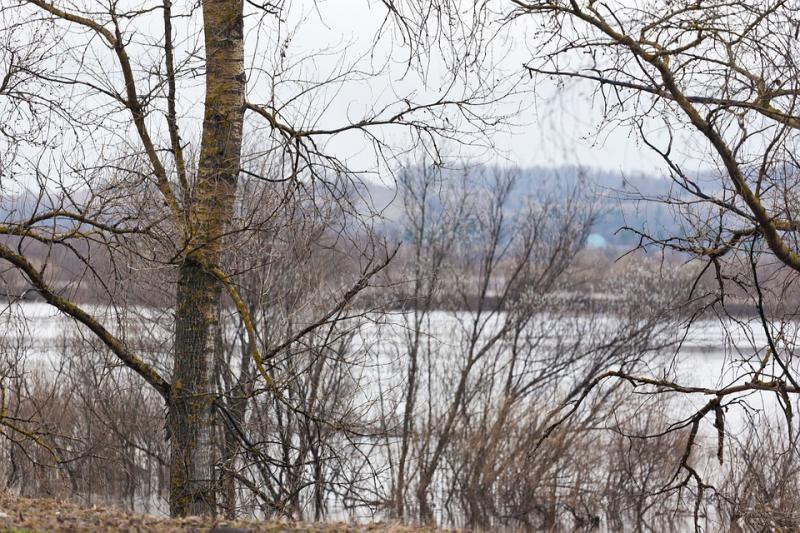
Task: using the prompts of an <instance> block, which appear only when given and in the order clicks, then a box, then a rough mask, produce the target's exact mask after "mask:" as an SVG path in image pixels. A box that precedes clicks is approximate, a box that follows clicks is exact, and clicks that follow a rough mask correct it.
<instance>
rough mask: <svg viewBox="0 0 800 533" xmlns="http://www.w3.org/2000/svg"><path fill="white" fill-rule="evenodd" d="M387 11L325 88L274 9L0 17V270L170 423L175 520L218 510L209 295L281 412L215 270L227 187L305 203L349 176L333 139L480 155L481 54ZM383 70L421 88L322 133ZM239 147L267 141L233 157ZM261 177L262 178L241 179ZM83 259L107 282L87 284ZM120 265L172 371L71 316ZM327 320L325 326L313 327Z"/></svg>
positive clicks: (226, 228) (214, 312)
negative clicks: (262, 184)
mask: <svg viewBox="0 0 800 533" xmlns="http://www.w3.org/2000/svg"><path fill="white" fill-rule="evenodd" d="M384 7H385V8H387V11H386V18H385V20H384V22H383V23H382V24H379V25H378V33H377V35H376V36H375V40H374V41H370V42H369V43H367V45H366V46H364V47H363V48H364V50H365V52H364V54H363V56H360V57H358V58H357V60H355V61H350V60H349V59H348V58H347V56H346V55H345V54H344V53H342V55H341V60H340V61H333V64H334V66H333V67H332V68H331V69H330V72H326V73H324V74H323V77H321V78H315V77H314V76H313V75H312V76H310V77H308V76H306V75H305V74H303V70H304V69H305V68H306V67H305V65H306V64H309V63H310V62H312V61H315V60H317V59H319V58H320V57H321V56H319V55H318V54H316V55H315V54H313V53H312V54H311V55H308V56H299V57H294V58H293V56H292V55H291V53H292V51H293V46H292V35H293V33H292V31H291V30H288V31H287V24H291V23H292V22H288V23H287V21H293V20H297V19H298V18H302V14H300V15H298V13H297V12H296V11H293V10H292V9H291V6H289V5H288V4H285V3H283V2H279V3H275V4H273V3H266V4H263V5H261V4H256V3H246V2H242V1H241V0H207V1H203V2H201V3H200V4H197V3H194V2H172V1H170V0H163V1H162V0H155V1H149V0H148V1H144V2H112V3H110V4H109V3H104V2H95V1H57V2H53V3H51V2H48V1H46V0H20V1H16V0H15V1H13V2H10V3H4V4H3V6H2V7H0V17H1V18H0V20H1V21H2V22H0V65H2V67H0V68H2V71H1V73H0V110H1V112H2V113H3V115H2V117H1V118H0V121H2V123H3V126H2V127H0V142H2V147H1V148H0V151H2V153H3V158H2V163H0V169H2V180H3V193H4V198H3V202H4V203H5V204H6V206H7V209H6V213H7V214H6V217H5V219H6V220H5V222H4V224H3V225H2V233H3V235H4V236H5V237H7V239H6V240H4V241H3V243H2V244H0V257H1V258H2V259H3V260H4V261H5V262H6V263H7V264H8V265H10V266H11V267H12V268H13V269H15V270H16V271H17V272H18V275H19V278H21V279H23V280H24V282H25V284H26V285H27V287H28V288H30V289H32V290H34V291H36V292H37V293H38V294H39V295H40V296H41V297H42V298H44V299H45V300H46V301H47V302H48V303H49V304H51V305H52V306H54V307H55V308H57V309H59V310H60V311H61V312H63V313H65V314H66V315H68V316H70V317H72V318H73V319H75V321H76V322H77V323H79V324H80V325H81V326H82V327H84V328H87V329H88V330H90V331H91V332H92V333H93V334H94V335H96V336H97V337H98V338H99V339H101V340H102V342H103V343H104V344H105V345H106V347H107V348H108V349H109V350H111V351H112V352H113V353H114V354H115V355H116V357H118V358H119V360H120V361H121V362H122V363H123V364H124V365H125V366H127V367H128V368H129V369H131V370H132V371H133V372H135V373H136V374H138V375H139V376H140V377H141V379H143V380H144V381H145V382H146V383H148V384H149V385H150V386H151V387H152V388H153V389H154V390H155V391H157V393H158V394H159V395H160V396H161V397H162V399H163V401H164V402H165V403H166V404H167V405H168V407H169V417H168V430H169V438H170V442H171V449H172V459H171V467H170V476H171V478H170V479H171V490H170V507H171V512H172V513H173V514H174V515H184V514H211V513H214V512H215V509H216V493H217V481H216V479H217V475H216V473H215V467H214V465H215V463H216V457H215V452H214V446H213V441H214V438H213V433H214V430H213V428H214V416H215V415H214V401H215V383H216V381H217V376H215V373H214V369H215V363H214V347H215V342H216V341H215V336H216V333H215V332H216V331H218V330H219V328H220V327H221V324H220V318H219V317H220V306H221V305H222V303H223V294H225V295H227V296H226V297H228V298H229V299H230V300H229V303H230V305H233V306H234V307H235V309H236V310H237V312H238V313H239V314H240V315H241V317H242V321H243V324H244V325H245V328H246V330H247V337H248V340H247V343H248V346H249V348H248V354H249V356H250V357H251V358H252V359H253V362H254V364H255V369H256V370H257V372H258V375H259V379H260V380H262V381H263V383H265V384H266V386H267V387H268V388H270V389H272V393H273V394H274V395H275V397H276V398H282V400H281V401H282V402H283V401H286V402H288V401H289V400H287V399H286V398H284V395H285V394H286V391H285V390H283V389H281V386H282V385H279V384H277V383H276V382H275V380H274V379H273V377H272V376H271V375H270V374H269V373H268V371H267V368H268V364H267V361H266V359H267V358H268V355H267V354H262V353H261V352H260V350H259V343H258V341H257V338H256V337H257V332H256V331H255V326H254V321H253V317H250V316H249V309H250V308H249V307H248V305H247V302H245V301H244V299H243V297H242V295H241V294H240V289H239V286H238V281H237V279H236V277H235V276H234V275H233V273H232V272H230V271H227V270H226V268H227V267H226V262H225V258H226V257H227V256H228V255H229V254H230V247H231V246H233V245H234V244H233V243H234V241H233V240H230V239H228V236H229V234H230V233H231V231H232V230H233V226H232V224H231V223H232V221H233V220H234V219H236V217H237V211H236V202H237V195H238V194H240V191H238V187H239V182H240V179H241V178H240V177H241V176H242V175H248V174H249V175H252V176H253V177H256V178H259V179H263V180H266V181H284V182H289V183H293V184H295V186H297V187H317V186H318V184H326V183H327V184H331V183H335V182H336V181H337V180H342V179H348V178H353V177H355V176H356V174H355V173H354V172H353V171H352V169H351V168H350V167H349V166H348V162H347V161H346V160H345V159H340V158H339V157H337V153H336V152H335V151H333V150H330V151H329V150H327V149H326V148H325V147H326V145H327V144H328V143H329V142H330V140H331V139H333V138H336V137H339V136H349V137H350V138H351V139H353V138H356V139H359V141H358V142H361V143H364V144H365V145H367V146H371V147H373V148H374V151H375V155H376V158H377V160H378V161H379V162H385V161H387V160H391V157H392V156H391V154H392V152H391V148H392V147H391V146H390V144H389V143H388V141H386V137H385V129H386V128H387V127H392V126H396V127H398V128H400V129H401V130H402V131H405V132H410V136H409V137H410V141H411V142H419V141H420V140H421V139H425V140H426V141H428V146H431V147H434V148H433V150H434V151H435V142H436V139H437V138H440V137H442V136H443V137H447V138H455V137H459V138H461V133H464V134H467V135H469V134H473V137H472V138H477V137H475V136H476V135H477V136H479V135H483V130H485V129H487V128H489V129H490V128H491V127H492V124H495V123H493V122H491V120H486V117H487V113H486V109H487V108H486V107H485V106H487V105H488V104H490V103H491V102H492V101H493V99H495V98H497V97H498V95H497V94H496V93H494V92H493V89H494V87H495V85H494V84H491V85H489V84H485V83H480V84H476V85H474V86H471V84H470V83H469V82H468V80H467V78H470V79H471V78H472V76H473V74H474V73H476V72H477V71H479V70H480V60H479V59H478V58H480V57H481V54H480V50H479V48H480V46H481V42H480V40H479V39H475V38H473V37H472V36H470V35H465V34H463V33H460V32H459V31H456V30H454V26H453V24H451V23H455V22H457V21H458V20H459V17H461V16H462V13H460V12H458V11H457V10H452V11H449V12H441V11H440V12H433V11H429V10H426V9H418V8H419V7H420V6H418V5H416V4H415V3H410V5H408V6H403V5H399V4H397V5H396V4H393V3H386V4H385V6H384ZM482 11H483V8H481V7H478V6H476V8H475V9H473V10H471V15H472V16H474V17H477V18H478V19H480V17H481V13H482ZM318 14H319V15H320V16H324V15H323V14H322V12H318ZM468 18H469V19H470V20H472V18H471V17H469V16H468ZM390 31H397V32H399V33H398V35H400V36H401V41H402V42H403V44H402V45H393V46H385V45H384V43H385V41H383V40H382V39H381V35H382V34H385V33H386V32H390ZM201 34H202V39H201V38H200V36H201ZM247 35H251V36H252V39H250V38H248V37H246V36H247ZM440 37H441V40H440V39H439V38H440ZM435 42H440V43H447V45H446V46H438V47H433V46H432V44H433V43H435ZM434 50H435V51H436V52H437V53H438V52H445V55H446V57H445V58H444V60H443V61H442V64H443V65H444V67H443V68H442V69H441V72H440V76H437V79H436V83H435V84H430V85H428V84H426V83H425V82H426V80H425V72H428V70H427V68H428V66H429V65H428V64H427V61H426V59H425V58H426V57H430V55H429V52H433V51H434ZM370 52H374V53H370ZM326 53H331V54H336V52H335V51H331V50H327V51H326ZM398 54H401V57H402V58H403V60H404V61H405V62H406V65H405V67H404V69H403V73H401V77H402V78H404V79H406V80H415V81H417V83H419V84H420V85H421V86H425V87H430V90H426V91H419V90H417V89H416V88H415V89H412V90H406V91H403V90H401V89H398V91H397V97H396V98H392V99H389V100H381V101H375V102H374V103H373V105H367V106H365V107H363V108H362V114H361V115H360V116H357V117H348V118H347V119H345V120H343V121H339V122H337V119H336V118H335V117H334V116H331V117H329V116H328V111H329V110H330V109H331V108H332V107H333V108H335V107H336V106H337V105H343V104H342V103H341V102H340V101H335V100H332V99H331V98H330V97H329V94H330V93H329V92H328V91H329V89H330V90H334V92H335V89H336V88H337V87H339V88H341V87H342V86H344V85H346V84H347V83H348V82H354V81H355V82H358V81H361V80H364V79H369V78H371V77H377V76H379V75H381V74H382V72H384V71H385V68H384V65H378V66H376V65H374V64H372V63H371V61H373V60H375V59H376V58H383V59H382V61H384V62H385V64H392V62H393V61H394V59H395V58H396V57H397V56H398ZM325 76H327V77H325ZM201 99H203V106H202V110H200V109H198V106H197V105H196V102H197V101H199V100H201ZM315 99H317V101H316V102H315ZM309 102H312V104H313V105H311V106H309V105H308V103H309ZM198 114H199V115H201V116H202V118H201V119H200V118H198V119H193V118H192V117H193V116H197V115H198ZM247 131H251V132H253V135H260V136H261V137H262V139H263V142H262V143H261V144H260V145H258V146H257V147H256V148H254V150H253V151H252V152H248V153H244V152H243V138H244V136H245V135H246V132H247ZM459 132H461V133H459ZM253 146H256V144H253ZM259 161H260V162H262V163H263V162H268V168H266V170H265V171H263V172H254V171H253V169H254V168H256V167H258V166H259V165H258V162H259ZM377 164H378V163H376V165H377ZM261 168H264V167H263V165H262V166H261ZM34 243H35V246H34ZM34 250H39V252H38V253H37V254H36V255H34ZM59 250H63V253H65V254H67V255H71V256H74V261H76V262H77V264H79V265H82V268H83V272H81V273H80V274H79V278H78V281H74V279H71V276H70V275H62V276H61V277H57V276H56V273H55V272H53V270H55V268H48V265H49V264H51V263H52V259H53V257H54V254H58V253H62V252H59ZM97 256H104V257H105V259H104V260H105V261H107V262H108V265H109V267H108V269H103V270H102V271H101V269H98V268H97V267H96V264H95V262H93V258H94V257H97ZM375 261H376V262H374V263H372V264H371V265H369V266H367V268H365V269H364V270H363V275H362V276H361V277H360V278H359V279H357V280H355V282H354V285H353V286H351V287H349V288H347V289H346V290H345V291H344V292H343V294H342V298H343V300H344V302H345V304H346V303H347V301H349V300H350V299H352V297H353V295H354V294H355V293H357V292H358V291H359V290H360V289H362V288H363V287H364V286H365V285H366V284H367V283H368V282H369V279H370V277H371V276H372V275H373V273H374V272H377V271H378V270H380V265H381V264H382V263H381V260H380V259H375ZM129 262H136V263H137V268H139V269H142V268H147V269H148V270H149V272H150V273H151V274H152V275H151V279H154V280H160V281H163V282H164V285H163V286H162V294H164V293H166V294H167V295H169V296H168V297H166V298H165V299H172V300H173V301H174V303H173V304H172V305H173V307H174V309H175V322H174V345H173V354H172V358H171V359H172V364H171V365H169V364H165V362H164V360H163V359H161V360H157V359H156V358H152V357H151V358H148V357H146V356H145V355H143V354H141V353H138V352H137V350H136V349H135V348H134V347H132V346H131V345H130V344H129V343H128V342H126V340H125V337H124V335H123V334H121V333H120V332H119V331H118V330H117V328H115V327H112V326H111V325H110V324H109V323H107V322H106V321H105V320H104V319H102V318H101V317H98V316H96V315H95V314H93V312H92V310H91V309H89V308H87V307H86V306H85V305H81V304H80V303H79V302H78V300H77V298H76V295H77V293H76V291H77V289H78V288H79V287H81V288H82V287H86V286H87V285H89V286H93V287H95V288H96V289H98V290H99V292H100V293H101V294H102V295H103V297H104V298H106V299H109V300H112V301H114V300H115V299H116V300H119V294H118V291H117V289H118V288H117V287H114V283H113V282H111V281H110V280H111V279H115V278H116V277H119V276H120V273H121V272H123V271H124V270H125V267H124V266H123V265H125V264H127V263H129ZM140 272H141V270H140ZM62 274H63V273H62ZM109 276H110V277H109ZM25 290H27V289H25ZM345 304H343V305H345ZM336 312H337V310H336V308H334V309H332V310H331V309H328V310H325V311H324V312H322V315H321V316H322V317H323V319H319V320H318V321H317V323H318V324H322V323H325V322H326V321H327V318H330V317H331V316H335V315H336ZM313 329H314V328H310V329H307V330H301V331H299V332H298V331H295V334H300V333H310V332H311V331H312V330H313ZM278 346H279V348H280V349H281V350H283V349H285V348H286V347H288V346H289V343H288V341H287V342H286V343H284V344H283V345H281V344H279V345H278Z"/></svg>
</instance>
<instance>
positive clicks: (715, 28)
mask: <svg viewBox="0 0 800 533" xmlns="http://www.w3.org/2000/svg"><path fill="white" fill-rule="evenodd" d="M512 3H513V6H514V7H513V9H512V10H510V12H509V16H510V17H511V18H519V19H520V20H524V21H526V23H527V24H533V25H534V26H535V27H536V28H537V29H538V30H539V32H538V34H537V35H538V38H537V46H538V48H537V50H539V53H538V55H536V56H535V57H533V58H531V60H530V61H529V62H528V63H527V64H526V65H525V69H527V71H528V72H530V74H531V76H532V77H535V78H536V79H541V78H544V77H547V78H556V79H558V80H559V81H561V82H566V81H567V80H570V81H573V82H576V83H580V84H584V85H585V84H589V85H591V86H592V87H593V89H594V91H595V92H594V95H595V102H596V103H597V105H598V106H601V108H602V111H603V120H604V121H605V124H606V125H607V126H610V127H628V128H630V129H631V130H632V131H633V132H635V133H636V134H638V138H639V139H640V140H641V141H642V142H643V143H644V144H645V145H646V146H647V147H649V148H650V149H652V150H654V151H655V152H656V153H657V154H658V155H659V156H660V157H661V158H662V159H663V161H664V163H665V165H666V168H667V169H668V171H669V174H670V177H671V178H672V180H673V182H674V184H675V185H676V187H675V193H674V194H671V195H670V196H668V197H665V198H645V199H647V200H652V201H657V202H663V203H667V204H669V205H671V206H673V208H674V209H675V212H676V213H677V214H678V215H679V216H680V217H681V219H682V220H683V222H684V228H685V230H686V231H685V233H684V234H681V235H669V236H667V237H666V238H664V237H663V236H659V235H653V234H652V233H650V232H648V231H642V230H641V229H639V228H633V229H634V231H637V232H638V233H639V235H640V236H641V246H642V247H643V248H651V247H657V248H660V249H671V250H676V251H678V252H679V253H681V254H688V255H689V256H690V257H692V258H694V259H695V260H697V262H699V263H701V264H702V265H703V268H702V274H701V275H700V276H699V277H698V280H697V282H696V283H695V288H694V295H695V296H696V297H697V300H698V301H699V302H701V312H707V311H710V312H714V313H717V314H718V315H720V316H722V317H728V318H730V317H733V318H734V319H735V320H733V321H732V322H733V324H734V327H736V326H735V324H737V323H738V324H743V322H742V321H741V320H739V319H736V318H735V317H734V316H733V315H735V314H736V313H737V311H738V309H737V306H738V307H739V308H741V306H742V304H744V306H745V308H746V309H747V310H748V311H750V312H754V314H755V316H756V320H755V321H754V323H755V324H757V326H756V327H755V329H756V330H760V335H757V336H756V337H753V338H752V341H751V342H752V350H751V351H750V352H748V353H744V354H739V355H738V356H737V357H736V358H735V360H734V361H733V362H734V363H736V364H732V365H730V366H729V367H728V370H729V373H728V374H726V378H725V382H724V383H722V384H721V385H720V386H719V387H710V388H707V387H694V386H686V385H684V384H681V383H677V382H675V381H672V380H669V379H666V378H663V377H655V376H654V377H642V376H635V375H629V374H628V373H625V372H611V373H609V374H607V375H605V376H603V379H609V378H622V379H624V380H626V381H628V382H629V383H632V384H634V386H640V387H643V388H645V389H647V390H649V391H650V392H658V393H673V394H679V395H681V394H683V395H694V396H696V397H702V398H705V399H704V400H703V404H702V405H701V407H700V408H699V409H698V410H697V411H696V412H694V413H692V414H691V415H690V416H689V417H688V418H686V419H685V420H684V421H683V422H682V423H679V424H675V425H672V426H670V428H669V429H670V430H676V429H683V428H686V429H687V430H688V435H689V440H688V443H687V447H686V453H685V455H684V457H683V459H682V460H681V462H680V467H679V468H678V472H676V475H675V477H674V479H673V482H674V484H673V485H674V486H678V487H680V486H685V485H686V484H687V483H689V482H696V485H695V486H696V488H697V495H698V506H697V507H696V510H695V512H696V513H698V512H699V502H700V496H701V495H702V494H703V492H704V491H711V490H713V489H714V487H712V486H710V485H709V484H707V483H706V481H704V480H703V479H702V478H703V476H702V472H701V471H700V470H701V468H700V465H699V464H698V462H697V461H695V460H694V459H693V458H691V457H690V453H691V451H692V446H693V444H694V442H695V438H696V436H697V434H698V428H699V426H700V424H701V422H702V421H703V420H704V419H710V424H711V425H712V426H713V427H714V431H715V433H716V434H717V435H718V444H717V445H718V449H717V453H718V459H719V461H720V462H722V461H723V460H724V457H725V447H724V439H725V422H726V417H727V416H728V415H727V414H728V412H729V409H730V410H732V409H734V408H736V407H738V406H744V407H745V408H747V406H748V405H750V406H753V407H758V406H759V403H760V402H759V401H757V400H756V401H755V403H753V402H754V401H753V400H751V398H753V395H754V394H764V393H767V394H768V395H769V396H771V397H772V398H773V399H774V402H775V404H776V405H777V406H778V407H779V409H780V410H783V411H784V413H785V422H786V424H787V426H788V444H787V447H786V450H787V451H788V450H792V449H795V448H794V447H795V446H796V433H797V432H796V430H795V428H794V427H793V424H794V416H793V412H794V411H795V410H796V407H793V405H795V406H796V405H797V404H796V395H798V394H800V384H799V383H798V379H799V378H798V375H797V373H798V366H797V365H798V361H797V358H796V355H795V354H796V336H795V334H794V331H795V327H794V326H793V325H792V324H791V323H790V322H788V321H785V320H784V318H785V317H787V318H788V317H793V316H796V312H797V299H796V294H797V279H798V272H800V259H798V257H799V256H798V247H799V246H800V241H798V234H799V233H798V232H800V226H798V222H797V216H798V211H797V194H798V187H800V164H799V162H798V159H797V142H798V130H799V129H800V107H798V104H800V101H799V99H798V97H799V96H800V76H798V46H797V44H798V22H797V21H798V15H799V14H800V6H798V4H797V3H796V2H791V1H784V0H770V1H765V2H748V1H733V2H730V1H706V2H699V1H688V0H686V1H672V2H657V1H656V2H647V1H642V2H639V1H635V2H623V1H620V2H595V1H593V0H588V1H574V0H572V1H567V0H564V1H562V0H555V1H546V2H544V1H542V2H539V1H531V2H526V1H523V0H514V1H513V2H512ZM693 161H694V164H693ZM698 162H700V163H699V164H698ZM708 163H711V166H712V168H714V171H712V172H708V171H705V172H698V171H695V170H694V169H693V168H691V167H693V166H697V167H701V166H704V165H707V164H708ZM706 273H708V275H706ZM707 278H710V280H713V282H712V283H711V284H710V285H709V284H706V283H704V282H705V281H706V280H707ZM704 291H705V292H704ZM756 333H758V332H757V331H756ZM746 334H748V335H751V336H752V335H753V334H754V333H753V331H751V329H750V328H748V331H747V332H746ZM600 381H602V380H597V381H595V382H593V383H592V384H591V387H594V386H597V385H598V384H599V383H600ZM591 387H589V388H591ZM587 390H588V388H587ZM793 397H794V399H793ZM744 411H745V412H747V409H745V410H744ZM795 450H796V449H795ZM793 453H796V451H795V452H793ZM679 474H680V475H679ZM781 520H783V518H782V519H781ZM796 524H797V522H795V525H794V526H792V527H797V526H796ZM698 527H699V526H698ZM732 527H733V526H732ZM736 527H738V526H736Z"/></svg>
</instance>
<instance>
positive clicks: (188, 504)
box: [169, 0, 245, 516]
mask: <svg viewBox="0 0 800 533" xmlns="http://www.w3.org/2000/svg"><path fill="white" fill-rule="evenodd" d="M203 17H204V21H205V24H204V33H205V52H206V100H205V115H204V118H203V135H202V144H201V147H200V160H199V168H198V173H197V178H196V182H195V184H194V187H193V188H192V193H191V196H190V200H189V205H188V206H187V209H186V213H187V221H186V222H187V224H186V227H187V228H188V236H187V248H186V252H185V257H184V259H183V262H182V264H181V265H180V271H179V276H178V288H177V307H176V326H175V362H174V370H173V378H172V379H173V383H172V388H171V395H170V402H169V403H170V405H169V410H170V435H171V438H172V465H171V481H170V511H171V513H172V515H173V516H183V515H189V514H193V515H194V514H196V515H209V514H215V513H216V494H217V488H218V487H217V486H216V485H217V483H216V482H215V479H217V478H218V476H217V475H216V473H215V471H214V470H215V456H214V450H215V444H214V438H213V437H214V412H213V411H214V410H213V400H214V391H213V386H214V381H215V380H214V379H213V375H212V373H213V369H214V364H213V363H214V362H213V358H214V345H215V338H214V337H215V334H216V332H217V329H218V309H219V299H220V294H221V285H220V282H219V280H218V279H217V278H216V277H215V276H214V275H213V274H212V273H211V272H210V270H209V267H210V266H216V265H217V264H218V263H219V260H220V256H221V253H222V251H221V250H222V243H221V242H220V240H221V239H222V236H223V235H224V233H225V230H226V225H227V222H228V221H229V220H230V219H231V218H232V217H233V204H234V196H235V193H236V182H237V176H238V173H239V165H240V155H241V146H242V120H243V112H244V95H245V74H244V43H243V4H242V0H204V2H203Z"/></svg>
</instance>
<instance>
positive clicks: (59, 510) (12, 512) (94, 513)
mask: <svg viewBox="0 0 800 533" xmlns="http://www.w3.org/2000/svg"><path fill="white" fill-rule="evenodd" d="M0 513H2V514H0V533H22V532H24V533H45V532H46V533H50V532H53V533H82V532H87V533H89V532H91V533H104V532H107V533H112V532H113V533H116V532H136V533H151V532H152V533H156V532H158V533H162V532H163V533H173V532H179V531H180V532H190V533H193V532H196V533H201V532H203V533H205V532H208V533H215V532H216V533H268V532H269V533H273V532H278V531H280V532H305V533H311V532H320V533H321V532H341V533H356V532H387V533H389V532H391V533H434V532H436V531H441V530H437V529H433V528H426V527H414V526H404V525H399V524H391V523H373V524H361V525H356V524H345V523H326V524H322V523H297V522H282V521H269V522H256V521H242V520H237V521H224V520H222V519H214V518H201V517H196V516H194V517H188V518H181V519H168V518H160V517H156V516H148V515H138V514H131V513H125V512H122V511H119V510H116V509H113V508H110V507H92V508H85V507H81V506H79V505H77V504H75V503H71V502H67V501H59V500H50V499H30V498H23V497H20V496H16V495H14V494H11V493H8V492H0Z"/></svg>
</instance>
